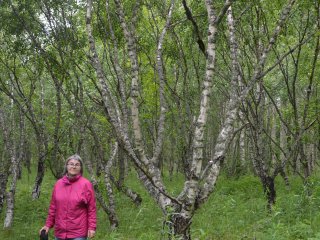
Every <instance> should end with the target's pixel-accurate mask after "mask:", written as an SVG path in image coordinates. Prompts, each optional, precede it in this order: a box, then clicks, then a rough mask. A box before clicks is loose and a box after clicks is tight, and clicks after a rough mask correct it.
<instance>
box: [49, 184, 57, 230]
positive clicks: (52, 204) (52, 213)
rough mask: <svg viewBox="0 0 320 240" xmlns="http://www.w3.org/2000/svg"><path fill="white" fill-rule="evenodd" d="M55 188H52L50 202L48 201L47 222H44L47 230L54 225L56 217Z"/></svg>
mask: <svg viewBox="0 0 320 240" xmlns="http://www.w3.org/2000/svg"><path fill="white" fill-rule="evenodd" d="M55 189H56V186H54V188H53V192H52V196H51V201H50V206H49V211H48V216H47V221H46V226H47V227H49V228H52V227H53V226H54V223H55V216H56V207H57V206H56V200H55V199H56V198H55V194H56V190H55Z"/></svg>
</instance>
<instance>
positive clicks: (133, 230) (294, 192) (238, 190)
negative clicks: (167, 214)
mask: <svg viewBox="0 0 320 240" xmlns="http://www.w3.org/2000/svg"><path fill="white" fill-rule="evenodd" d="M33 179H34V178H33V177H31V176H29V177H28V175H26V174H24V176H23V179H22V180H20V181H19V183H18V187H17V193H16V196H17V197H16V209H15V218H14V225H13V227H12V229H11V230H3V228H2V227H1V228H0V239H6V240H20V239H21V240H34V239H38V231H39V229H40V228H41V227H42V226H43V225H44V222H45V219H46V215H47V209H48V205H49V201H50V196H51V191H52V187H53V184H54V182H55V179H53V177H52V176H50V174H49V172H48V173H47V175H46V177H45V179H44V182H43V186H42V193H41V196H40V199H38V200H35V201H32V199H31V194H30V193H31V190H32V185H33ZM166 183H167V185H168V191H169V192H172V193H178V190H179V189H180V188H181V186H182V185H183V179H182V177H179V176H175V177H174V179H173V181H172V182H170V181H168V180H167V179H166ZM290 183H291V186H290V188H287V187H286V186H285V185H284V183H283V181H282V179H281V178H278V179H277V181H276V189H277V203H276V205H275V206H274V208H273V210H272V212H271V213H268V211H267V209H266V200H265V198H264V196H263V193H262V187H261V184H260V182H259V180H258V179H257V178H256V177H254V176H243V177H240V178H238V179H228V178H227V177H225V176H221V177H220V178H219V179H218V182H217V185H216V188H215V191H214V193H213V194H212V196H211V197H210V198H209V200H208V202H207V203H206V204H204V205H203V206H202V207H201V209H199V210H198V211H197V212H196V214H195V216H194V218H193V224H192V230H191V231H192V237H193V239H199V240H215V239H219V240H221V239H226V240H237V239H259V240H260V239H261V240H271V239H275V240H281V239H292V240H296V239H308V240H315V239H320V228H319V226H320V211H319V210H320V184H319V183H320V177H318V176H314V177H312V178H311V179H310V181H309V183H308V185H307V186H304V185H303V184H302V182H301V180H300V179H299V178H295V177H293V176H292V177H291V178H290ZM127 184H128V185H129V186H130V187H131V188H132V189H134V190H135V191H137V192H139V193H140V194H141V195H142V197H143V202H142V205H141V206H140V207H136V206H134V204H132V203H131V202H130V200H129V199H128V198H127V197H125V196H124V195H123V194H121V193H119V192H116V193H115V195H116V204H117V205H116V206H117V214H118V218H119V221H120V226H119V228H118V229H117V230H116V231H110V227H109V221H108V217H107V216H106V214H105V213H104V212H103V211H102V210H101V208H99V211H98V229H97V235H96V237H95V239H97V240H104V239H106V240H107V239H108V240H112V239H121V240H122V239H123V240H129V239H145V240H150V239H161V229H162V221H163V216H162V213H161V211H160V209H159V208H158V207H157V205H156V204H155V203H154V201H153V200H152V199H151V198H150V197H149V195H148V194H147V193H146V192H145V190H144V188H143V187H142V186H141V184H139V183H138V182H137V180H136V178H135V174H131V175H130V177H129V178H128V180H127ZM3 220H4V212H2V213H1V215H0V222H1V224H3ZM52 233H53V231H50V234H51V235H50V237H51V239H53V236H52Z"/></svg>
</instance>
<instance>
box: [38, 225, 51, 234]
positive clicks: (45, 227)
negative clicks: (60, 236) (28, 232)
mask: <svg viewBox="0 0 320 240" xmlns="http://www.w3.org/2000/svg"><path fill="white" fill-rule="evenodd" d="M42 230H46V234H48V232H49V228H48V227H47V226H43V227H42V228H41V229H40V231H39V235H41V231H42Z"/></svg>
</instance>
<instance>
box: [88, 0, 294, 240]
mask: <svg viewBox="0 0 320 240" xmlns="http://www.w3.org/2000/svg"><path fill="white" fill-rule="evenodd" d="M294 2H295V1H288V3H287V5H285V6H284V8H283V11H282V13H281V15H280V17H279V21H278V23H277V24H276V27H275V28H274V31H273V34H272V35H271V36H270V38H269V41H268V42H267V44H265V45H264V46H263V47H262V51H261V53H260V57H259V62H257V63H256V65H255V66H254V74H253V76H252V77H251V79H250V81H249V82H248V84H247V86H246V87H245V88H244V90H242V91H241V92H239V91H238V79H239V68H238V62H237V47H236V40H235V39H234V23H233V21H232V19H233V17H232V13H231V8H230V7H231V4H232V1H225V2H224V4H223V6H220V7H217V6H215V3H213V1H210V0H207V1H205V7H206V10H207V22H208V30H207V31H208V34H207V35H208V37H207V40H206V42H207V46H206V68H205V71H204V76H203V82H202V89H201V93H200V103H199V108H198V116H197V117H196V120H195V123H194V124H195V127H194V132H193V141H192V156H191V164H190V168H189V172H190V174H189V175H188V177H187V179H186V181H185V182H184V186H183V188H182V190H181V192H180V194H179V195H178V196H172V195H171V194H169V193H168V192H167V190H166V186H165V185H164V183H163V179H162V177H161V174H160V169H159V167H158V165H157V164H158V161H159V156H160V153H161V151H162V147H163V141H164V137H165V136H164V135H163V133H164V128H165V126H166V125H165V124H166V121H165V116H166V111H167V103H166V101H165V98H164V96H165V93H166V91H165V89H164V86H165V85H164V84H163V83H164V82H166V80H167V78H168V75H167V74H166V73H167V72H166V71H165V66H164V64H163V63H164V59H163V46H164V42H165V41H164V39H165V36H166V34H167V32H168V31H169V30H170V24H171V21H172V14H173V12H174V6H175V4H177V3H174V1H171V2H170V4H169V5H168V4H166V3H165V2H161V3H162V5H163V6H166V9H167V14H166V18H165V21H163V25H162V27H161V28H159V35H158V36H157V38H156V40H157V41H156V46H157V47H156V53H155V54H154V56H155V58H156V60H155V63H156V69H157V71H156V74H157V75H156V76H157V80H158V91H159V94H158V96H159V100H158V103H159V112H158V116H159V117H158V123H157V126H158V128H157V131H156V133H157V135H156V138H155V139H156V140H155V141H154V145H153V151H152V152H151V153H152V154H148V153H150V151H148V150H147V149H145V147H146V146H145V144H144V137H143V131H142V128H141V113H140V111H139V109H140V107H139V106H140V102H139V97H140V92H139V89H140V87H141V85H140V84H141V83H140V80H141V75H139V74H140V73H141V70H140V69H139V66H140V65H139V57H138V56H139V54H138V53H139V52H138V45H137V39H136V30H137V18H138V16H139V12H141V11H142V7H143V4H144V3H143V2H140V1H136V2H134V3H132V4H133V7H134V8H133V11H132V13H131V14H130V15H129V16H126V12H127V11H126V10H125V9H124V3H123V2H120V1H119V0H114V7H115V10H116V12H117V16H118V21H119V23H120V25H121V28H122V32H123V36H124V40H125V43H126V52H127V55H128V57H129V60H130V78H129V79H130V81H131V82H130V86H131V87H130V104H128V103H127V102H124V101H122V102H121V101H120V102H119V101H117V100H116V99H117V98H123V97H124V96H125V95H124V93H125V92H124V91H123V89H125V86H127V85H128V84H125V82H124V80H125V79H124V78H123V77H122V76H124V74H123V71H124V70H123V67H122V68H119V67H118V68H116V70H115V71H114V73H115V74H116V77H117V79H118V84H119V88H118V89H119V90H121V91H119V92H116V95H115V92H114V91H113V88H112V85H111V81H110V78H109V77H108V76H109V75H110V72H108V71H110V69H109V70H108V69H106V68H105V64H104V63H103V61H102V60H101V58H100V57H99V51H98V50H97V41H96V39H95V37H94V35H93V30H92V22H93V21H92V19H93V11H92V8H93V3H92V1H91V0H88V1H87V14H86V24H87V35H88V40H89V46H90V52H91V56H90V58H91V61H92V66H93V67H94V69H95V72H96V75H97V79H98V86H99V89H100V92H101V97H102V100H103V104H104V107H105V109H106V117H107V119H108V120H109V122H110V124H111V125H112V127H113V129H114V132H115V134H116V137H117V139H118V142H119V144H120V145H121V146H122V147H123V148H124V149H125V150H126V152H127V154H128V155H129V156H130V158H131V160H132V161H133V163H134V165H135V167H136V170H137V173H138V176H139V179H140V180H141V181H142V183H143V184H144V186H145V188H146V189H147V191H148V192H149V194H150V195H151V196H152V197H153V198H154V200H155V201H156V202H157V203H158V205H159V207H160V208H161V209H162V212H163V214H164V215H165V216H166V217H165V219H168V221H167V222H166V223H165V226H166V227H167V228H166V229H167V231H168V234H169V237H170V236H179V237H181V238H182V239H190V238H191V235H190V225H191V222H192V217H193V215H194V214H195V211H196V210H197V209H198V208H199V207H200V206H201V204H203V203H205V202H206V200H207V199H208V197H209V196H210V194H211V193H212V192H213V190H214V185H215V183H216V180H217V178H218V176H219V173H220V163H221V161H223V159H224V158H225V154H226V150H227V146H228V143H229V141H230V138H231V135H232V134H233V122H234V120H235V119H236V113H237V109H238V106H239V104H240V102H241V101H243V100H244V98H245V97H246V96H247V94H248V92H249V90H251V89H253V87H254V86H255V84H256V82H257V81H258V80H260V79H262V76H264V75H265V74H266V73H265V72H264V66H265V64H266V60H267V56H268V54H269V53H270V50H271V48H272V47H273V45H274V44H275V42H276V40H277V37H278V36H279V34H280V32H281V29H282V27H283V26H284V24H285V22H286V20H287V18H288V17H289V13H290V10H291V8H292V6H293V5H294ZM106 4H107V6H110V5H109V4H110V3H109V1H107V3H106ZM228 9H230V12H229V34H230V46H231V47H230V50H231V51H230V56H231V57H230V58H231V59H232V63H231V67H230V69H232V73H231V81H230V83H229V84H230V90H229V100H228V101H227V102H226V106H227V107H226V116H225V118H224V121H223V124H222V126H221V128H220V130H219V134H218V137H217V140H216V145H215V149H214V153H213V155H212V156H211V160H210V161H209V162H208V164H207V165H205V166H203V164H204V150H205V144H204V133H205V130H206V127H207V124H208V112H209V110H210V108H211V107H212V106H210V100H211V97H212V89H213V81H214V76H215V71H214V70H215V67H216V48H217V45H216V42H217V35H218V33H219V25H220V24H221V22H222V21H223V19H224V16H225V15H226V12H227V10H228ZM108 13H109V12H108V8H107V14H108ZM128 18H131V20H130V21H129V20H128ZM109 21H110V20H109ZM113 21H114V19H113ZM160 29H161V30H160ZM109 30H110V29H109ZM110 31H111V30H110ZM105 39H106V38H105ZM116 55H117V53H115V56H116ZM112 57H114V56H112ZM129 107H130V115H127V113H128V110H127V109H128V108H129ZM130 132H132V134H130Z"/></svg>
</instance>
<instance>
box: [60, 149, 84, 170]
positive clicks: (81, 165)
mask: <svg viewBox="0 0 320 240" xmlns="http://www.w3.org/2000/svg"><path fill="white" fill-rule="evenodd" d="M71 159H73V160H77V161H79V163H80V173H81V174H83V162H82V159H81V157H80V156H79V155H78V154H74V155H72V156H70V157H68V158H67V160H66V162H65V164H64V169H63V175H66V174H67V172H68V169H67V167H68V163H69V161H70V160H71Z"/></svg>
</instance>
